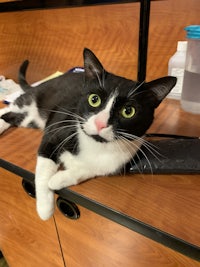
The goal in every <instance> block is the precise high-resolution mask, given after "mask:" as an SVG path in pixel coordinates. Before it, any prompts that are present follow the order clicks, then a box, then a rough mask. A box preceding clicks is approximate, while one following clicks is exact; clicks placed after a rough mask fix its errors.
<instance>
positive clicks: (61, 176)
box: [48, 171, 77, 190]
mask: <svg viewBox="0 0 200 267" xmlns="http://www.w3.org/2000/svg"><path fill="white" fill-rule="evenodd" d="M75 184H77V183H76V181H75V180H74V179H73V178H71V177H70V176H69V173H68V171H59V172H57V173H56V174H55V175H53V176H52V177H51V179H50V180H49V183H48V186H49V188H50V189H51V190H60V189H62V188H65V187H67V186H71V185H75Z"/></svg>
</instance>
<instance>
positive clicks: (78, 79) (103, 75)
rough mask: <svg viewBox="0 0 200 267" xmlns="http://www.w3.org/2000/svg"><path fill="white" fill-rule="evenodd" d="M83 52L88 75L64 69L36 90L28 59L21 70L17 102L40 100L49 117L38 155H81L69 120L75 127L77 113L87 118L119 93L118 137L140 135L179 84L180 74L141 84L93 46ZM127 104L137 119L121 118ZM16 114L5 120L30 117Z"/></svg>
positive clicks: (41, 111) (41, 110) (113, 120)
mask: <svg viewBox="0 0 200 267" xmlns="http://www.w3.org/2000/svg"><path fill="white" fill-rule="evenodd" d="M83 55H84V69H85V73H65V74H64V75H62V76H60V77H57V78H55V79H52V80H49V81H47V82H44V83H42V84H41V85H39V86H37V87H35V88H33V87H31V86H30V85H29V84H28V83H27V81H26V79H25V73H26V69H27V66H28V61H25V62H24V63H23V64H22V66H21V68H20V74H19V82H20V85H21V86H22V88H23V89H24V91H25V94H24V95H21V96H20V97H19V98H18V99H17V100H16V101H15V104H16V105H18V106H19V107H20V108H22V107H23V106H25V105H30V104H31V103H32V102H33V101H34V102H35V103H36V104H37V107H38V111H39V114H40V116H41V117H42V118H43V119H45V120H46V126H45V128H46V130H45V132H44V135H43V139H42V142H41V145H40V148H39V151H38V153H39V155H42V156H44V157H48V158H51V159H53V160H54V161H57V160H58V159H59V155H60V153H61V152H62V151H63V150H68V151H70V152H73V153H78V150H79V146H78V140H77V136H76V135H74V136H73V137H72V138H71V139H70V141H69V142H64V140H65V139H66V138H67V137H68V136H70V135H72V134H73V133H74V132H75V131H76V128H75V127H72V128H69V127H65V126H68V125H69V124H70V120H71V124H72V125H74V122H73V121H74V120H77V119H78V117H74V115H72V113H73V114H77V116H81V117H83V118H87V117H88V116H91V114H93V113H97V112H98V111H100V110H102V109H103V108H104V106H105V105H106V102H107V99H108V98H109V96H110V95H111V94H113V93H116V94H117V98H116V102H115V104H114V105H113V107H112V110H111V116H110V119H109V122H108V123H109V125H113V129H114V132H115V136H116V138H117V136H118V135H120V134H119V131H120V130H123V131H124V132H126V133H129V134H131V135H133V136H138V137H141V136H143V135H144V134H145V132H146V131H147V129H148V128H149V126H150V125H151V123H152V121H153V118H154V109H155V108H156V107H157V106H158V105H159V104H160V102H161V101H162V100H163V99H164V98H165V96H166V95H167V94H168V93H169V92H170V90H171V89H172V88H173V87H174V85H175V83H176V78H174V77H164V78H160V79H157V80H154V81H152V82H149V83H143V84H139V83H138V82H136V81H132V80H128V79H125V78H122V77H119V76H116V75H114V74H111V73H109V72H107V71H106V70H105V69H104V68H103V66H102V64H101V63H100V62H99V60H98V59H97V58H96V56H95V55H94V54H93V53H92V52H91V51H90V50H89V49H84V53H83ZM91 93H95V94H98V95H99V96H100V97H101V100H102V104H101V105H100V107H98V108H93V107H91V106H90V105H89V104H88V96H89V95H90V94H91ZM124 106H134V107H135V110H136V113H135V116H133V118H131V119H125V118H123V117H122V116H121V114H120V111H121V109H122V107H124ZM13 115H14V114H12V113H10V114H5V115H3V116H2V118H3V119H5V121H7V122H9V123H10V124H12V125H19V124H20V123H21V121H22V120H23V118H24V116H25V114H20V115H19V114H18V115H17V116H16V119H15V118H14V117H15V116H13ZM78 120H79V119H78ZM58 122H59V123H58ZM79 123H80V125H81V124H82V121H81V120H79ZM28 126H29V127H30V126H32V127H36V126H37V122H35V121H34V120H33V121H31V122H30V123H29V125H28ZM58 128H59V129H58ZM92 137H93V138H94V139H95V140H96V141H98V142H106V140H103V139H102V138H101V137H100V136H98V135H96V136H92ZM59 144H60V145H59Z"/></svg>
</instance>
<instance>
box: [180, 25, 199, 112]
mask: <svg viewBox="0 0 200 267" xmlns="http://www.w3.org/2000/svg"><path fill="white" fill-rule="evenodd" d="M185 30H186V32H187V40H188V47H187V53H186V64H185V71H184V79H183V90H182V95H181V106H182V108H183V109H184V110H185V111H188V112H191V113H195V114H200V25H190V26H187V27H186V28H185Z"/></svg>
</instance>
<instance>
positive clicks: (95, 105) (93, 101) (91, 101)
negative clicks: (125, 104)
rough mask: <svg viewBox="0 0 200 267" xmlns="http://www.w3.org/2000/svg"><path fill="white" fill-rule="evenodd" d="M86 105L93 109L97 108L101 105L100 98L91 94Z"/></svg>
mask: <svg viewBox="0 0 200 267" xmlns="http://www.w3.org/2000/svg"><path fill="white" fill-rule="evenodd" d="M88 103H89V104H90V106H92V107H93V108H98V107H99V106H100V105H101V98H100V96H98V95H97V94H91V95H89V97H88Z"/></svg>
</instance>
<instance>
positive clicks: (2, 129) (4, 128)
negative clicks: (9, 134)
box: [0, 119, 10, 134]
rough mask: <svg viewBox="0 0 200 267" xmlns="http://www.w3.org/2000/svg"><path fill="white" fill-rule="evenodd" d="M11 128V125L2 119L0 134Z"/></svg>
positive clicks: (0, 120) (0, 121)
mask: <svg viewBox="0 0 200 267" xmlns="http://www.w3.org/2000/svg"><path fill="white" fill-rule="evenodd" d="M9 127H10V123H7V122H6V121H4V120H3V119H0V134H2V133H3V132H4V131H5V130H7V129H8V128H9Z"/></svg>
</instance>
